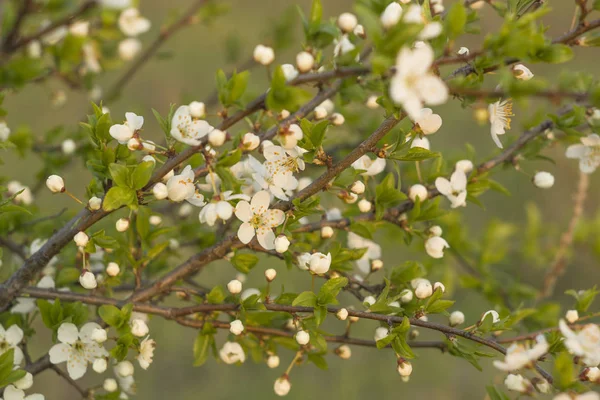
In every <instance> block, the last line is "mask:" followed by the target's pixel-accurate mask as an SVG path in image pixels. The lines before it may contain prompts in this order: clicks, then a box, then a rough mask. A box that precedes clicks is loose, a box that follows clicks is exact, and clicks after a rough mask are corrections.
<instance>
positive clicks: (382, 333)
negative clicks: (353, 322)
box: [374, 326, 389, 341]
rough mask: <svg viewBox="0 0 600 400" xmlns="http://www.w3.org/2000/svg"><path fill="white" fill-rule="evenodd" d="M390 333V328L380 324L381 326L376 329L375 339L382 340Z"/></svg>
mask: <svg viewBox="0 0 600 400" xmlns="http://www.w3.org/2000/svg"><path fill="white" fill-rule="evenodd" d="M388 334H389V331H388V328H385V327H383V326H380V327H379V328H377V329H375V336H374V339H375V341H378V340H381V339H383V338H385V337H386V336H387V335H388Z"/></svg>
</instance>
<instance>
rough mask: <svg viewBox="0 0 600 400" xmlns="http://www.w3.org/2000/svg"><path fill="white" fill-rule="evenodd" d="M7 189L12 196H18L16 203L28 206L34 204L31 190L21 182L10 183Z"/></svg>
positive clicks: (15, 199)
mask: <svg viewBox="0 0 600 400" xmlns="http://www.w3.org/2000/svg"><path fill="white" fill-rule="evenodd" d="M6 188H7V189H8V193H9V194H10V195H11V196H14V195H16V196H15V198H14V201H15V202H16V203H22V204H25V205H26V206H28V205H30V204H31V203H33V193H31V189H30V188H29V187H28V186H25V185H23V184H22V183H21V182H19V181H10V182H8V183H7V184H6ZM19 192H21V193H19ZM17 193H19V194H17Z"/></svg>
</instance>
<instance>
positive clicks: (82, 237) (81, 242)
mask: <svg viewBox="0 0 600 400" xmlns="http://www.w3.org/2000/svg"><path fill="white" fill-rule="evenodd" d="M73 240H74V241H75V244H76V245H77V246H79V247H85V246H86V245H87V244H88V242H89V240H90V238H89V237H88V235H86V234H85V232H78V233H77V234H76V235H75V236H74V237H73Z"/></svg>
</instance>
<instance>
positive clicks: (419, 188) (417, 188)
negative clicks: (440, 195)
mask: <svg viewBox="0 0 600 400" xmlns="http://www.w3.org/2000/svg"><path fill="white" fill-rule="evenodd" d="M428 196H429V192H428V191H427V188H426V187H425V186H423V185H421V184H416V185H412V186H411V187H410V188H409V189H408V198H409V199H411V200H412V201H417V198H419V200H421V202H423V201H425V200H427V197H428Z"/></svg>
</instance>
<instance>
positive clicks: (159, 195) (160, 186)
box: [152, 182, 169, 200]
mask: <svg viewBox="0 0 600 400" xmlns="http://www.w3.org/2000/svg"><path fill="white" fill-rule="evenodd" d="M152 194H153V195H154V197H156V199H157V200H163V199H166V198H167V197H168V196H169V189H167V185H165V184H164V183H162V182H158V183H157V184H156V185H154V186H153V187H152Z"/></svg>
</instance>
